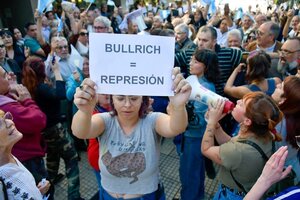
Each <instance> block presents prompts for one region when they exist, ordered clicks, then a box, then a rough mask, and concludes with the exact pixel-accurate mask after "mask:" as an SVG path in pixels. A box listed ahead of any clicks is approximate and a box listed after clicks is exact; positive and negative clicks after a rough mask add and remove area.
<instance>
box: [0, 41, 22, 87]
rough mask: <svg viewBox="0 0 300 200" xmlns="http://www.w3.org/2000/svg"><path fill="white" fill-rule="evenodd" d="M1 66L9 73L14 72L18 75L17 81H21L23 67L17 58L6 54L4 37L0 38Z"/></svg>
mask: <svg viewBox="0 0 300 200" xmlns="http://www.w3.org/2000/svg"><path fill="white" fill-rule="evenodd" d="M0 68H2V69H4V70H5V71H6V72H7V73H13V74H14V75H15V76H16V77H17V82H18V83H21V78H22V71H21V68H20V67H19V65H18V63H17V62H16V61H15V60H13V59H10V58H8V57H7V56H6V49H5V44H4V41H3V40H2V38H0Z"/></svg>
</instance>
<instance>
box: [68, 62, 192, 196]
mask: <svg viewBox="0 0 300 200" xmlns="http://www.w3.org/2000/svg"><path fill="white" fill-rule="evenodd" d="M172 76H173V77H174V79H173V86H172V88H173V90H174V91H175V95H174V96H173V97H169V98H170V104H169V106H168V111H169V112H168V113H169V115H167V114H163V113H155V112H153V113H149V112H148V108H149V98H148V97H145V96H144V97H142V96H131V95H130V96H124V95H113V96H112V109H113V112H112V113H100V114H96V115H93V116H92V112H93V109H94V107H95V104H96V101H97V98H96V91H95V86H96V85H95V83H94V82H93V81H92V80H90V79H85V80H84V81H83V83H82V85H81V87H80V88H77V90H76V93H75V98H74V102H75V104H76V105H77V107H78V109H79V110H78V112H77V113H76V114H75V115H74V118H73V123H72V130H73V133H74V134H75V135H76V136H77V137H79V138H95V137H98V138H99V140H100V147H101V149H100V158H99V166H100V169H101V184H102V187H103V195H102V197H103V198H104V200H106V199H112V198H125V199H127V198H141V197H143V198H148V199H153V200H154V199H165V197H164V196H165V195H164V193H163V192H162V193H163V194H159V192H161V190H160V189H161V185H160V184H159V169H158V164H159V154H160V152H159V151H160V148H159V146H160V140H161V137H162V136H163V137H172V136H175V135H177V134H179V133H181V132H183V131H184V129H185V127H186V125H187V114H186V109H185V103H186V102H187V100H188V98H189V95H190V92H191V87H190V85H189V84H188V83H187V82H186V81H185V79H183V76H182V75H181V74H180V70H179V68H175V69H174V70H173V73H172ZM100 90H101V89H100ZM111 133H114V134H111ZM117 163H118V164H117ZM124 169H127V170H125V171H124ZM157 195H159V197H156V196H157Z"/></svg>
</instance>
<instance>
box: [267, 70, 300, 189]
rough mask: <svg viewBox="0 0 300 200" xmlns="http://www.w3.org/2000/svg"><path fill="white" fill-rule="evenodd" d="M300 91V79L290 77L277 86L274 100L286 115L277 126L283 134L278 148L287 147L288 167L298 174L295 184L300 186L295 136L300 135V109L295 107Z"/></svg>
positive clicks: (299, 166)
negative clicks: (299, 91)
mask: <svg viewBox="0 0 300 200" xmlns="http://www.w3.org/2000/svg"><path fill="white" fill-rule="evenodd" d="M299 89H300V78H298V77H295V76H288V77H287V78H285V79H284V81H283V82H282V84H277V88H276V90H275V92H274V93H273V94H272V98H273V99H274V100H275V101H276V102H277V103H278V106H279V108H280V110H281V111H282V112H283V114H284V118H283V120H282V121H281V122H280V123H279V124H278V125H277V126H276V130H277V131H278V132H279V133H280V134H281V137H282V141H281V142H278V143H276V147H277V148H279V147H280V146H287V147H288V151H289V154H288V156H287V159H286V165H291V166H292V167H293V170H294V171H295V173H296V179H295V184H300V162H299V161H300V160H299V157H297V154H298V153H299V146H298V145H297V143H296V138H295V136H297V135H300V124H299V120H300V117H299V116H300V108H299V107H298V106H295V105H296V104H297V103H298V102H299V101H300V96H299V94H298V93H297V92H295V91H298V90H299Z"/></svg>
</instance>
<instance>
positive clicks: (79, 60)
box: [69, 45, 83, 70]
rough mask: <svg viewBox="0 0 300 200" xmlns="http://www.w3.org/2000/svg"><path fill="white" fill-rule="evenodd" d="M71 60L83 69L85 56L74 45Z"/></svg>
mask: <svg viewBox="0 0 300 200" xmlns="http://www.w3.org/2000/svg"><path fill="white" fill-rule="evenodd" d="M69 60H70V61H71V62H73V63H72V64H74V65H75V66H76V67H78V68H79V69H81V70H82V67H83V58H82V56H81V55H80V54H79V53H78V51H77V50H76V48H75V47H74V46H73V45H71V54H70V57H69Z"/></svg>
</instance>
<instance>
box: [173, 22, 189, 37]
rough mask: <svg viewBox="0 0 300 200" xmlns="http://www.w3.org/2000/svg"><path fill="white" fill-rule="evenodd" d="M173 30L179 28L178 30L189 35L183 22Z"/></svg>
mask: <svg viewBox="0 0 300 200" xmlns="http://www.w3.org/2000/svg"><path fill="white" fill-rule="evenodd" d="M174 30H179V31H180V32H183V33H186V34H187V35H189V26H188V25H186V24H185V23H181V24H178V25H177V26H175V28H174Z"/></svg>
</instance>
